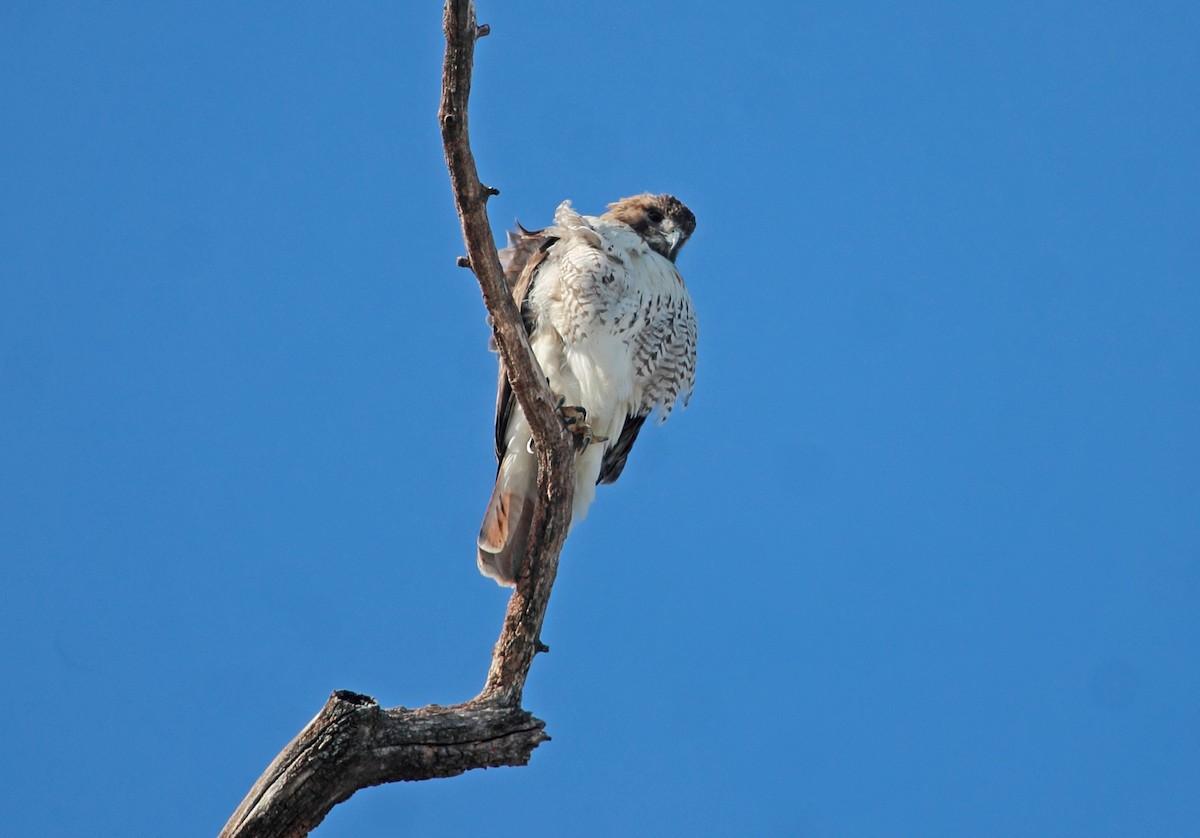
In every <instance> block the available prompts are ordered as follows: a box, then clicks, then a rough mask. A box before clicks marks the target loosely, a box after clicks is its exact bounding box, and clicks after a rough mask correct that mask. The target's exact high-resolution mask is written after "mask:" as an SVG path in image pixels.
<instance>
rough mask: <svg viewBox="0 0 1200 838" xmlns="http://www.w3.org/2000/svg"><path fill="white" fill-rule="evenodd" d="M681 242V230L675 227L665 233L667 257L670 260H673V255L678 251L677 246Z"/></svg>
mask: <svg viewBox="0 0 1200 838" xmlns="http://www.w3.org/2000/svg"><path fill="white" fill-rule="evenodd" d="M682 244H683V230H680V229H679V228H678V227H676V228H675V229H674V230H672V231H671V232H669V233H667V258H668V259H670V260H671V261H672V262H674V261H675V256H676V255H677V254H678V253H679V248H680V247H681V246H682Z"/></svg>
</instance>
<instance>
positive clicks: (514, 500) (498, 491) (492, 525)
mask: <svg viewBox="0 0 1200 838" xmlns="http://www.w3.org/2000/svg"><path fill="white" fill-rule="evenodd" d="M530 465H535V467H536V464H534V463H533V457H532V455H529V454H526V453H525V452H521V453H520V454H518V455H517V456H516V457H513V456H511V455H510V456H507V457H505V458H504V461H503V462H502V463H501V464H500V470H499V472H498V473H497V474H496V488H495V490H493V491H492V499H491V500H490V501H488V508H487V512H486V513H485V514H484V516H483V526H481V527H480V528H479V540H478V542H477V544H478V547H479V572H480V573H482V574H483V575H484V576H488V577H490V578H492V579H495V580H496V583H497V584H499V585H507V586H509V587H511V586H513V585H515V584H516V583H517V573H518V571H520V569H521V560H522V559H523V558H524V557H525V545H526V542H527V541H528V540H529V525H530V523H532V521H533V507H534V498H533V493H534V491H536V482H535V477H534V475H535V472H533V471H531V470H530V468H529V466H530Z"/></svg>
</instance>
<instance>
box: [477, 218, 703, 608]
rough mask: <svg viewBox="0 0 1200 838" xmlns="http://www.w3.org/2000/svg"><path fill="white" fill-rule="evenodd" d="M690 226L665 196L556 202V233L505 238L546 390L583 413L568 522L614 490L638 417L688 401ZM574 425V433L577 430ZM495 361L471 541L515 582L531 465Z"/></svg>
mask: <svg viewBox="0 0 1200 838" xmlns="http://www.w3.org/2000/svg"><path fill="white" fill-rule="evenodd" d="M695 227H696V218H695V216H694V215H692V212H691V210H689V209H688V208H687V207H686V206H684V205H683V204H682V203H681V202H680V201H679V200H678V199H676V198H674V197H672V196H670V195H649V194H645V195H635V196H633V197H631V198H624V199H622V200H620V201H617V202H616V203H614V204H610V205H609V210H608V212H606V213H605V214H604V215H602V216H599V217H595V216H585V215H580V214H579V213H577V212H575V210H574V209H572V208H571V204H570V202H563V203H562V204H560V205H559V207H558V210H557V211H556V212H555V214H554V226H552V227H547V228H546V229H544V230H536V231H529V230H525V229H524V228H520V229H519V232H517V233H510V234H509V246H508V247H507V248H505V249H504V250H503V251H501V254H500V255H501V261H502V263H503V264H504V268H505V276H506V277H507V279H508V283H509V287H510V288H511V289H512V293H513V297H514V298H515V300H516V302H517V305H518V306H519V307H520V309H521V313H522V316H523V318H524V320H525V328H526V329H527V330H528V332H529V341H530V345H531V346H532V348H533V351H534V354H535V355H536V356H537V359H538V362H539V363H540V364H541V367H542V372H544V373H545V375H546V377H547V379H548V380H549V383H550V389H551V390H552V391H553V392H554V393H555V394H556V395H558V396H559V397H561V398H562V399H563V400H564V403H565V405H566V406H567V407H568V408H569V407H582V408H584V409H585V410H586V425H587V426H588V428H589V429H590V436H591V440H592V441H591V444H590V445H587V446H586V447H585V448H584V449H583V450H582V451H581V452H580V453H579V454H578V455H577V457H576V461H575V502H574V505H573V506H572V510H571V523H572V526H573V525H574V524H576V523H578V522H580V521H582V520H583V519H584V517H585V516H586V515H587V509H588V506H589V505H590V504H591V502H592V499H593V497H594V496H595V492H596V489H595V487H596V484H597V483H612V482H613V481H615V480H616V479H617V478H618V477H619V476H620V475H621V471H622V470H623V469H624V468H625V461H626V458H627V457H628V456H629V452H630V450H631V449H632V447H633V444H634V442H635V440H636V439H637V435H638V432H639V431H640V430H641V427H642V424H643V423H644V422H645V421H646V418H647V417H648V416H650V414H651V413H654V412H655V411H657V412H658V416H659V420H660V421H663V420H665V419H666V417H667V415H668V414H670V412H671V409H672V408H673V407H674V406H675V405H676V403H678V402H680V401H681V400H682V401H683V402H684V403H686V402H687V398H688V396H689V394H690V393H691V389H692V384H693V381H694V378H695V371H696V318H695V314H694V313H693V311H692V302H691V297H690V296H689V295H688V292H687V288H686V287H685V285H684V282H683V277H682V276H680V274H679V271H678V270H676V268H675V265H674V261H675V257H676V255H677V254H678V253H679V249H680V248H681V247H683V244H684V243H685V242H686V241H687V239H688V237H689V236H690V235H691V234H692V231H693V230H694V229H695ZM578 430H579V428H578V427H577V428H576V431H578ZM529 440H530V434H529V425H528V423H527V422H526V421H525V416H524V414H523V413H522V412H521V408H520V405H518V404H517V401H516V399H515V398H513V394H512V390H511V388H510V387H509V384H508V378H507V376H506V375H505V373H504V368H503V364H501V369H500V383H499V390H498V395H497V400H496V457H497V459H498V460H499V468H498V470H497V474H496V488H495V490H494V491H493V493H492V499H491V501H490V502H489V504H488V510H487V513H486V515H485V517H484V521H483V526H482V527H481V529H480V533H479V540H478V546H479V569H480V570H481V571H482V572H483V573H484V574H485V575H486V576H490V577H491V578H493V579H495V580H496V581H497V582H499V583H500V584H502V585H511V584H513V583H514V581H515V579H516V575H517V571H518V569H519V568H520V562H521V558H522V556H523V554H524V551H525V543H526V540H527V538H528V534H529V523H530V519H531V517H532V515H533V504H534V493H535V489H536V478H537V463H536V461H535V459H534V456H533V454H532V453H530V450H529Z"/></svg>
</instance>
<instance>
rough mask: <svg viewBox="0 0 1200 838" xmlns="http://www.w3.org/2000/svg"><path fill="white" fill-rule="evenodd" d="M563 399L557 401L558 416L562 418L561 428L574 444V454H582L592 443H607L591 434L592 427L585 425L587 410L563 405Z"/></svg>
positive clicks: (605, 439) (606, 439)
mask: <svg viewBox="0 0 1200 838" xmlns="http://www.w3.org/2000/svg"><path fill="white" fill-rule="evenodd" d="M564 401H565V399H562V398H560V399H559V400H558V415H559V416H561V417H562V423H563V427H564V428H566V429H567V431H568V432H570V434H571V436H572V438H573V441H574V443H575V452H576V453H577V454H582V453H583V452H584V451H587V449H588V446H589V445H591V444H592V443H593V442H607V441H608V437H606V436H599V435H597V434H593V433H592V427H591V425H589V424H588V423H587V409H586V408H584V407H581V406H576V405H567V404H564Z"/></svg>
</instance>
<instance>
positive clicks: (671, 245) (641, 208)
mask: <svg viewBox="0 0 1200 838" xmlns="http://www.w3.org/2000/svg"><path fill="white" fill-rule="evenodd" d="M604 215H605V217H606V218H611V219H613V220H615V221H620V222H621V223H623V224H628V225H629V226H630V227H632V228H633V229H634V232H636V233H637V234H638V235H639V236H641V237H642V238H643V239H645V240H646V244H648V245H649V246H650V249H651V250H653V251H655V252H657V253H660V254H661V255H663V256H666V257H667V258H668V259H670V260H671V261H672V262H674V261H675V256H676V255H677V254H678V253H679V248H681V247H683V243H684V242H686V241H687V240H688V236H690V235H691V234H692V231H693V230H695V229H696V216H694V215H692V211H691V210H690V209H688V208H687V207H685V206H684V205H683V202H682V201H680V200H679V199H678V198H676V197H675V196H674V195H651V194H650V193H648V192H647V193H645V194H642V195H634V196H633V197H630V198H622V199H621V200H619V201H617V202H616V203H615V204H609V205H608V212H606V213H605V214H604Z"/></svg>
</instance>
